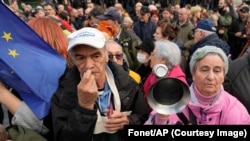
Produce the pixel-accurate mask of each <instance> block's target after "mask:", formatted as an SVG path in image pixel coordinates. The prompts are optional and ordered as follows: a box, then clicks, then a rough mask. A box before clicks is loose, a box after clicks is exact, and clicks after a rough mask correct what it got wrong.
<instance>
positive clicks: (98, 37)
mask: <svg viewBox="0 0 250 141" xmlns="http://www.w3.org/2000/svg"><path fill="white" fill-rule="evenodd" d="M68 41H69V44H68V51H70V50H71V49H72V48H74V47H75V46H77V45H88V46H91V47H94V48H98V49H100V48H103V47H104V44H105V42H106V38H105V36H104V34H103V33H102V32H101V31H99V30H98V29H96V28H92V27H84V28H82V29H80V30H77V31H75V32H73V33H71V34H70V35H69V36H68Z"/></svg>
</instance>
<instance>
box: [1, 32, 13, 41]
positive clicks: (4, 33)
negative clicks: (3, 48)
mask: <svg viewBox="0 0 250 141" xmlns="http://www.w3.org/2000/svg"><path fill="white" fill-rule="evenodd" d="M2 38H4V39H5V40H6V41H7V42H8V41H9V40H11V39H12V37H11V33H6V32H3V36H2Z"/></svg>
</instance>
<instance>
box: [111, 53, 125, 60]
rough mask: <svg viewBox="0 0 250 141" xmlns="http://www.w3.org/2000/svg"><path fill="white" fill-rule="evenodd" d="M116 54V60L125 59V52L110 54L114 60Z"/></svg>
mask: <svg viewBox="0 0 250 141" xmlns="http://www.w3.org/2000/svg"><path fill="white" fill-rule="evenodd" d="M114 56H115V58H116V60H122V59H123V54H114V55H113V54H109V59H110V60H113V58H114Z"/></svg>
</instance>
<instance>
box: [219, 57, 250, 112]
mask: <svg viewBox="0 0 250 141" xmlns="http://www.w3.org/2000/svg"><path fill="white" fill-rule="evenodd" d="M249 83H250V54H247V55H245V56H243V57H241V58H239V59H236V60H234V61H232V62H231V63H230V65H229V71H228V73H227V76H226V78H225V81H224V89H225V90H226V91H227V92H229V93H230V94H232V95H233V96H235V97H236V98H238V99H239V100H240V101H241V102H242V103H243V104H244V105H245V107H246V108H247V110H248V112H249V113H250V87H249Z"/></svg>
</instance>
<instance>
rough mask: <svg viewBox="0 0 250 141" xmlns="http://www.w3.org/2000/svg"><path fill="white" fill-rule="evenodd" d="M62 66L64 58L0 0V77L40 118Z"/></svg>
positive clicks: (63, 66)
mask: <svg viewBox="0 0 250 141" xmlns="http://www.w3.org/2000/svg"><path fill="white" fill-rule="evenodd" d="M65 69H66V60H65V59H64V58H62V57H61V55H59V54H58V53H57V52H56V51H55V50H54V49H53V48H52V47H50V46H49V45H48V44H47V43H46V42H45V41H44V40H43V39H42V38H41V37H40V36H39V35H38V34H37V33H36V32H35V31H33V30H32V29H31V28H30V27H29V26H28V25H27V24H26V23H25V22H23V21H22V20H21V19H20V18H19V17H17V16H16V15H15V14H14V13H13V12H12V11H11V10H10V9H9V8H8V7H7V6H6V5H5V4H4V3H2V2H0V81H2V82H3V83H5V84H6V85H8V86H9V87H11V88H13V89H14V90H15V91H17V92H18V94H19V95H20V96H21V98H22V100H23V101H24V102H25V103H26V104H27V105H28V106H29V107H30V109H31V110H32V111H33V112H34V114H35V115H36V116H37V117H38V118H39V119H43V118H44V117H45V116H46V115H47V114H48V113H49V109H50V100H51V97H52V95H53V93H54V92H55V91H56V89H57V87H58V83H59V78H60V77H61V75H62V74H63V73H64V71H65ZM0 96H1V94H0Z"/></svg>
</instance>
